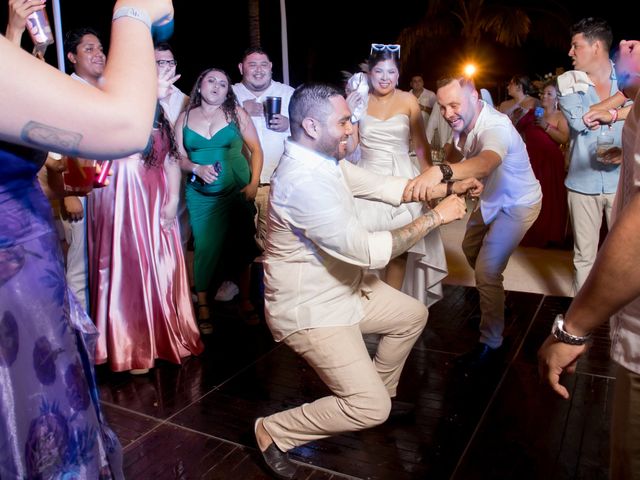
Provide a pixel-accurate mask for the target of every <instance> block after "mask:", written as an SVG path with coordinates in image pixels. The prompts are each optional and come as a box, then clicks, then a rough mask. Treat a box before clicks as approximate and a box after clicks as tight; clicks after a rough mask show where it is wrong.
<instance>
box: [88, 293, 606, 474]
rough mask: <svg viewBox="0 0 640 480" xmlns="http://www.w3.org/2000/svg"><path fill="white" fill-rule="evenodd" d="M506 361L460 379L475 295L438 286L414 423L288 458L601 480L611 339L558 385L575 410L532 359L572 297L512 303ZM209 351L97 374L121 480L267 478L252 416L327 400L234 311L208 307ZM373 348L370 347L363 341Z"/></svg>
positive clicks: (419, 364) (357, 469) (332, 465)
mask: <svg viewBox="0 0 640 480" xmlns="http://www.w3.org/2000/svg"><path fill="white" fill-rule="evenodd" d="M507 304H508V307H509V309H508V316H507V320H506V332H505V337H506V340H505V348H504V356H503V358H500V360H499V361H498V362H496V363H495V364H494V365H493V366H492V367H490V368H488V369H487V370H485V371H481V372H478V373H477V374H475V375H471V376H466V375H464V374H462V373H461V372H459V371H458V370H457V369H456V368H454V365H453V362H452V360H453V358H454V357H455V356H456V355H458V354H460V353H463V352H465V351H467V350H469V349H470V348H472V347H473V346H474V344H475V342H476V341H477V337H478V331H477V328H478V296H477V293H476V291H475V289H473V288H469V287H462V286H447V287H446V289H445V298H444V300H442V301H440V302H439V303H437V304H436V305H435V306H433V307H432V308H431V311H430V316H429V322H428V324H427V328H426V329H425V331H424V333H423V335H422V337H421V338H420V340H419V341H418V342H417V344H416V346H415V347H414V349H413V352H412V353H411V356H410V357H409V359H408V361H407V364H406V366H405V369H404V372H403V375H402V379H401V382H400V390H399V394H398V399H400V400H404V401H407V402H412V403H415V405H416V410H415V414H414V415H413V416H411V417H409V418H405V419H402V420H394V421H388V422H386V423H385V424H383V425H381V426H379V427H377V428H374V429H370V430H366V431H363V432H358V433H350V434H345V435H339V436H335V437H332V438H329V439H326V440H323V441H319V442H314V443H311V444H308V445H305V446H304V447H301V448H298V449H296V450H294V451H293V452H292V457H293V459H294V460H295V461H296V462H298V463H299V464H300V465H301V468H300V469H299V471H300V478H301V479H313V480H319V479H345V478H351V479H393V480H404V479H449V478H452V479H464V480H467V479H512V478H513V479H544V480H551V479H570V478H571V479H576V478H578V479H579V478H589V479H606V478H607V470H608V464H609V459H608V450H609V417H610V414H611V401H612V395H613V383H614V379H613V368H612V363H611V362H610V360H609V355H608V348H609V339H608V331H607V329H606V328H602V329H601V330H599V331H598V332H596V333H597V334H596V338H595V342H594V344H593V346H592V348H591V349H590V351H589V353H588V355H587V356H586V357H585V358H584V359H583V360H581V362H580V364H579V367H578V373H577V374H576V375H574V376H572V377H570V378H568V379H567V380H565V382H566V384H567V385H569V389H570V392H571V395H572V396H571V400H569V401H565V400H563V399H561V398H560V397H557V396H555V394H552V392H550V390H549V389H548V388H547V387H546V386H545V385H542V384H541V383H540V381H539V379H538V375H537V360H536V352H537V349H538V347H539V345H540V344H541V343H542V341H543V339H544V338H545V337H546V336H547V333H548V332H549V331H550V328H551V323H552V321H553V318H554V317H555V315H556V313H559V312H564V311H565V310H566V308H567V306H568V304H569V299H568V298H564V297H549V296H543V295H541V294H532V293H522V292H509V293H508V295H507ZM214 315H215V319H216V331H215V333H214V334H213V335H211V336H210V338H208V339H207V340H206V351H205V353H204V354H203V355H202V356H200V357H197V358H190V359H188V360H186V361H185V362H184V364H183V365H182V367H178V366H175V365H169V364H166V363H161V362H160V364H159V365H158V366H157V368H155V369H153V370H151V372H150V373H149V374H148V375H144V376H138V377H134V376H131V375H129V374H128V373H121V374H113V373H109V372H108V371H107V370H106V369H104V367H100V368H98V377H99V381H100V393H101V398H102V402H103V405H104V409H105V413H106V416H107V418H108V420H109V422H110V424H111V426H112V428H113V429H114V430H115V431H116V433H117V434H118V436H119V438H120V441H121V443H122V446H123V448H124V468H125V474H126V477H127V478H128V479H135V480H138V479H150V480H161V479H180V480H185V479H200V478H203V479H231V480H246V479H268V478H271V477H270V476H269V474H268V473H267V472H265V470H264V469H263V468H262V466H261V462H260V455H259V453H258V452H257V450H256V447H255V444H254V438H253V430H252V429H253V419H254V418H255V417H257V416H263V415H268V414H270V413H273V412H276V411H279V410H283V409H286V408H289V407H293V406H297V405H300V404H301V403H304V402H310V401H312V400H314V399H316V398H318V397H320V396H322V395H325V394H326V393H327V390H326V388H325V387H324V385H323V384H322V382H320V381H319V379H318V378H317V376H316V375H315V373H314V372H313V371H312V370H311V369H310V368H309V367H308V366H307V365H306V363H305V362H304V361H302V360H301V359H300V358H298V357H297V356H296V355H295V354H293V353H292V352H291V351H290V350H289V349H288V347H286V346H285V345H282V344H276V343H274V342H273V341H272V339H271V335H270V334H269V331H268V329H267V327H266V326H265V325H264V323H262V324H261V325H259V326H253V327H251V326H247V325H244V323H243V322H242V320H241V319H240V318H239V317H238V316H237V315H236V314H235V309H234V304H233V303H232V302H231V303H227V304H223V303H220V304H218V305H216V307H215V310H214ZM367 343H368V345H369V347H370V351H373V349H374V348H375V344H376V338H374V337H367Z"/></svg>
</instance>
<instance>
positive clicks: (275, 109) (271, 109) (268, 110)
mask: <svg viewBox="0 0 640 480" xmlns="http://www.w3.org/2000/svg"><path fill="white" fill-rule="evenodd" d="M281 106H282V97H267V98H266V99H265V102H264V114H265V117H266V120H267V128H271V126H270V124H271V119H272V118H273V116H274V115H276V114H279V113H280V107H281Z"/></svg>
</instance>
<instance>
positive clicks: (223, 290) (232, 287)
mask: <svg viewBox="0 0 640 480" xmlns="http://www.w3.org/2000/svg"><path fill="white" fill-rule="evenodd" d="M238 293H240V289H239V288H238V286H237V285H236V284H235V283H233V282H230V281H229V280H225V281H224V282H222V285H220V288H218V292H217V293H216V296H215V300H216V301H218V302H228V301H230V300H233V297H235V296H236V295H237V294H238Z"/></svg>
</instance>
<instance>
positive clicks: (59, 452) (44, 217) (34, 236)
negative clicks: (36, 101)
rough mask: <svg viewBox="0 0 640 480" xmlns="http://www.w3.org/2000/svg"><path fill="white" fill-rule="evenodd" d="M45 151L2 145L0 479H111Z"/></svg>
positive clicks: (113, 467)
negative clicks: (42, 173) (42, 179)
mask: <svg viewBox="0 0 640 480" xmlns="http://www.w3.org/2000/svg"><path fill="white" fill-rule="evenodd" d="M44 157H45V155H44V154H43V153H41V152H37V151H35V150H30V149H28V148H24V147H16V146H14V145H10V144H6V143H3V142H0V210H1V211H2V216H3V221H2V222H0V478H2V479H5V478H7V479H11V478H70V479H71V478H73V479H75V478H77V479H80V478H83V479H84V478H87V479H88V478H95V479H98V478H114V477H115V478H118V477H119V476H121V472H122V467H121V453H120V445H119V443H118V440H117V439H116V437H115V435H114V434H113V432H111V430H109V429H108V428H107V427H106V426H105V425H104V423H103V418H102V413H101V412H100V408H99V402H98V393H97V390H96V385H95V380H94V376H93V366H92V365H93V361H92V359H91V358H90V356H89V354H88V352H93V351H94V350H95V346H94V344H95V339H96V336H97V330H96V328H95V326H94V325H93V322H91V319H89V317H88V316H87V314H86V313H85V312H84V311H83V309H82V307H81V306H80V305H79V304H78V303H77V301H76V300H75V297H74V296H73V294H70V293H69V291H68V289H67V283H66V280H65V275H64V267H63V263H62V256H61V251H60V245H59V241H58V238H57V235H56V233H55V230H54V228H53V220H52V215H51V206H50V205H49V202H48V201H47V199H46V197H45V196H44V194H43V193H42V190H41V189H40V186H39V185H38V182H37V179H36V174H37V172H38V170H39V168H40V166H41V165H42V162H43V161H44Z"/></svg>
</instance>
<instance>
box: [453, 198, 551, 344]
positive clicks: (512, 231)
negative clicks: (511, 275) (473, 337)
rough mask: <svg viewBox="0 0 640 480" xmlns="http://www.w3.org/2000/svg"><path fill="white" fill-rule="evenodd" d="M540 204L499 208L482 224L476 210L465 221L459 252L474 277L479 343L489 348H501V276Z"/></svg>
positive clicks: (502, 324)
mask: <svg viewBox="0 0 640 480" xmlns="http://www.w3.org/2000/svg"><path fill="white" fill-rule="evenodd" d="M539 213H540V202H538V203H536V204H535V205H523V206H515V207H509V208H503V209H502V210H500V212H498V215H497V216H496V218H495V219H494V220H493V221H492V222H491V223H490V224H488V225H487V224H485V223H484V220H483V219H482V212H481V210H480V209H478V210H476V211H475V212H473V213H472V214H471V216H470V217H469V221H468V222H467V231H466V232H465V235H464V239H463V240H462V251H463V252H464V254H465V256H466V257H467V261H468V262H469V265H471V268H473V269H474V272H475V277H476V288H477V289H478V293H479V294H480V313H481V320H480V342H482V343H485V344H487V345H489V346H490V347H491V348H498V347H499V346H500V345H502V332H503V331H504V286H503V285H502V281H503V279H504V277H503V276H502V273H503V272H504V269H505V268H507V263H508V262H509V258H510V257H511V254H512V253H513V251H514V250H515V249H516V247H517V246H518V244H519V243H520V240H522V237H524V234H525V233H527V230H529V227H531V225H533V222H535V221H536V218H538V214H539Z"/></svg>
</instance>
